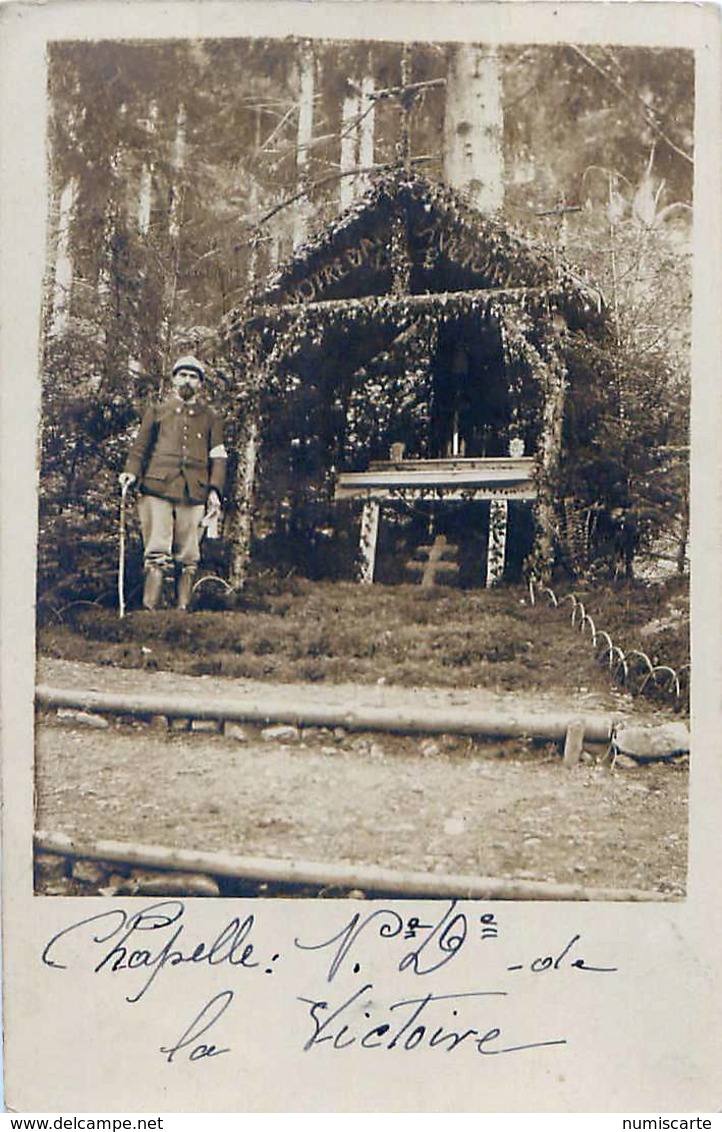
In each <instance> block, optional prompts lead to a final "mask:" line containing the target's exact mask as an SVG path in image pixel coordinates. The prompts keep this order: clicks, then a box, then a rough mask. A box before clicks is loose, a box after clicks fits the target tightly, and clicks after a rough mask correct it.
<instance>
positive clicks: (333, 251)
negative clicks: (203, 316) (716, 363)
mask: <svg viewBox="0 0 722 1132" xmlns="http://www.w3.org/2000/svg"><path fill="white" fill-rule="evenodd" d="M404 256H405V258H406V263H407V272H408V274H407V280H406V283H407V287H406V288H405V289H406V290H408V292H409V293H411V294H430V293H435V292H439V293H440V292H449V291H465V290H479V289H487V288H488V289H502V288H505V289H513V288H548V289H550V290H554V291H555V293H557V294H559V293H567V294H568V295H569V297H570V298H572V297H573V299H574V300H575V305H577V303H578V302H579V300H580V299H581V298H582V297H583V296H584V295H585V294H586V295H587V297H590V298H591V303H592V304H593V305H594V306H595V307H598V305H599V293H598V292H597V291H595V290H594V289H593V288H591V287H589V285H588V284H586V283H585V281H584V280H583V279H582V278H581V276H580V275H578V274H576V273H575V272H574V271H573V269H572V268H571V267H570V266H569V265H568V264H566V263H564V262H563V261H562V260H561V258H560V257H559V256H558V254H556V253H555V252H554V251H553V250H552V249H550V248H548V247H545V246H542V245H539V244H536V243H534V242H532V241H531V240H529V239H528V238H526V237H525V236H523V235H522V234H520V233H517V232H515V231H513V230H512V229H511V228H509V227H508V226H507V225H505V224H502V223H500V222H499V221H497V220H494V219H492V218H490V217H487V216H484V215H483V214H482V213H480V212H479V211H478V210H477V209H476V208H474V207H473V206H472V205H471V204H470V203H469V202H468V201H467V200H465V198H464V197H463V195H462V194H461V193H459V192H457V191H455V190H454V189H452V188H450V187H449V186H448V185H445V184H443V183H442V182H435V181H431V180H428V179H426V178H424V177H421V176H418V175H415V174H408V173H399V172H396V171H394V172H391V173H386V174H383V175H381V176H379V177H378V178H376V180H375V181H374V183H373V185H372V187H371V188H370V189H369V191H368V192H367V193H366V195H365V196H363V197H361V198H360V199H359V200H358V201H357V202H355V203H354V204H353V205H352V206H351V207H350V208H348V209H347V210H346V211H345V212H343V213H341V214H340V215H339V216H338V217H337V218H336V220H334V221H333V222H332V223H331V224H329V225H328V226H327V227H326V228H325V229H324V230H323V231H322V232H321V233H319V234H318V235H317V236H315V237H314V238H312V239H310V240H309V241H308V242H306V243H304V244H302V245H300V246H299V247H298V248H297V249H296V251H295V253H294V255H293V256H292V257H291V258H290V259H289V260H287V261H286V262H285V263H284V264H282V265H281V266H279V267H278V268H277V270H276V271H275V272H274V273H273V275H272V276H271V277H270V279H269V280H268V283H267V286H266V288H265V289H264V291H263V293H262V294H261V295H260V296H258V297H257V299H256V302H257V303H258V304H259V305H262V306H267V305H287V304H294V303H308V302H323V301H326V300H333V299H344V298H352V297H355V298H358V297H364V296H369V295H383V294H389V293H391V292H392V291H393V290H394V283H395V280H394V272H395V271H398V265H399V263H400V262H401V263H403V259H404Z"/></svg>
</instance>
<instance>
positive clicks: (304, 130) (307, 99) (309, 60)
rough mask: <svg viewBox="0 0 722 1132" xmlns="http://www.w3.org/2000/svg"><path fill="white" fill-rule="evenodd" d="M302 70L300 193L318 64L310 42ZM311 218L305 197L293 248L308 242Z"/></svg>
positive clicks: (306, 164) (305, 179)
mask: <svg viewBox="0 0 722 1132" xmlns="http://www.w3.org/2000/svg"><path fill="white" fill-rule="evenodd" d="M300 69H301V74H300V92H299V98H298V134H297V146H298V148H297V150H296V169H297V174H298V191H299V192H303V191H304V190H305V188H306V186H307V183H308V167H309V160H310V150H309V146H310V144H311V140H312V138H313V98H314V93H315V77H316V75H315V72H316V61H315V58H314V55H313V47H312V45H311V44H310V43H306V44H304V45H303V47H302V49H301V61H300ZM310 218H311V202H310V201H309V199H308V197H307V196H302V197H301V198H300V200H299V201H298V202H297V204H296V207H295V209H294V216H293V246H294V248H296V247H298V245H299V244H302V243H303V242H304V240H305V239H306V237H307V235H308V227H309V222H310Z"/></svg>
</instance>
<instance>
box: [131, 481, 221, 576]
mask: <svg viewBox="0 0 722 1132" xmlns="http://www.w3.org/2000/svg"><path fill="white" fill-rule="evenodd" d="M204 511H205V507H204V506H203V504H202V503H200V504H196V503H174V502H173V501H172V500H170V499H160V498H159V497H158V496H155V495H141V496H139V497H138V515H139V518H140V529H141V532H142V535H143V550H144V553H143V563H144V565H145V566H159V567H161V569H166V570H167V569H170V567H171V566H172V565H173V561H174V560H175V561H176V562H178V563H180V565H181V566H195V565H196V564H197V563H198V560H199V559H200V556H201V550H200V544H199V540H198V527H199V524H200V521H201V519H202V518H203V513H204Z"/></svg>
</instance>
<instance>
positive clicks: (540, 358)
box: [222, 169, 619, 585]
mask: <svg viewBox="0 0 722 1132" xmlns="http://www.w3.org/2000/svg"><path fill="white" fill-rule="evenodd" d="M222 329H223V336H224V340H225V343H226V349H227V352H228V355H229V357H230V358H231V362H232V366H233V370H234V385H235V388H236V391H237V393H238V396H237V399H236V404H237V413H238V420H237V424H238V426H239V433H238V444H237V449H238V453H239V466H238V469H237V473H236V477H235V500H234V505H233V508H232V521H231V524H230V531H229V534H230V536H231V542H232V546H233V551H232V564H231V569H230V573H231V577H232V580H234V581H235V582H236V583H238V582H239V581H240V580H241V579H242V577H243V575H244V572H245V571H246V569H247V566H248V557H249V554H250V553H251V546H252V545H253V547H254V551H253V553H254V554H256V553H260V554H261V555H263V553H264V550H263V547H264V545H265V546H266V547H268V546H270V545H271V544H272V545H273V548H274V550H273V553H274V554H275V555H276V558H278V556H279V555H280V556H281V557H282V558H283V557H284V556H285V557H286V559H287V560H288V562H289V564H290V567H291V568H294V567H295V568H296V569H297V570H298V571H299V572H302V573H303V572H307V573H310V574H311V576H315V577H318V576H328V577H335V578H344V577H346V578H350V577H357V578H358V579H360V580H361V581H366V582H370V581H372V580H377V579H381V580H384V579H386V580H404V579H408V580H411V579H412V578H413V576H414V574H413V565H414V559H415V558H416V559H418V558H419V557H422V558H423V555H421V556H420V555H419V554H418V553H417V550H418V545H415V543H416V544H423V543H424V542H426V544H427V554H428V546H429V545H430V542H432V541H433V539H434V538H435V537H438V536H439V534H440V533H441V534H442V535H443V536H444V537H445V536H446V535H448V536H449V537H448V543H449V544H452V543H455V544H459V545H462V546H464V547H466V552H465V555H464V556H463V559H464V567H463V569H462V570H461V576H462V579H463V580H465V581H466V583H467V584H469V585H485V584H494V583H496V582H498V581H500V580H501V579H503V578H519V577H520V576H523V575H525V574H528V573H529V572H531V571H533V572H535V573H536V574H537V575H543V574H545V573H548V572H549V571H550V570H551V569H552V567H553V566H554V565H555V564H560V563H562V564H564V563H566V564H568V565H571V566H573V565H574V564H575V563H576V564H577V565H578V564H579V563H580V562H581V561H582V559H587V560H588V559H589V558H590V557H591V556H592V555H593V554H594V552H595V540H597V541H598V540H599V539H603V538H604V537H606V533H607V528H608V529H610V530H611V529H612V527H613V524H612V523H611V521H610V522H609V523H607V526H605V520H606V519H609V516H610V515H611V514H612V512H613V511H614V509H615V506H616V504H617V503H618V502H619V500H618V499H616V498H615V492H616V491H617V485H616V481H615V473H614V469H611V468H609V467H606V465H605V454H604V452H603V451H601V450H600V447H599V438H598V424H599V421H600V419H601V418H603V416H604V414H605V413H608V412H613V411H614V398H615V380H614V373H615V361H614V350H613V342H612V336H611V335H610V333H609V330H608V326H607V316H606V312H605V306H604V301H603V297H602V295H601V293H600V292H599V290H598V289H597V288H595V287H594V285H593V284H592V283H591V282H590V281H589V280H588V279H585V278H584V277H582V275H580V274H579V273H576V272H575V271H574V270H573V269H572V267H570V266H569V264H567V263H566V262H564V260H563V258H562V257H561V256H560V254H559V253H558V252H557V251H556V250H555V249H552V248H549V247H544V246H541V245H539V244H537V243H534V242H532V241H530V240H528V239H527V238H525V237H523V236H522V235H520V234H517V233H515V232H514V231H513V230H511V229H510V228H509V227H508V226H506V225H504V224H502V223H501V222H499V221H497V220H495V219H493V218H490V217H489V216H486V215H482V213H480V212H479V211H477V210H476V209H475V208H474V207H472V206H471V204H470V203H468V201H467V200H466V199H465V198H464V196H463V195H462V194H461V193H459V192H457V191H455V190H453V189H451V188H450V187H448V186H447V185H445V184H444V183H441V182H434V181H431V180H428V179H425V178H423V177H421V176H419V175H417V174H415V173H413V172H410V171H409V170H408V169H396V170H392V171H390V172H385V173H384V174H382V175H379V176H378V177H377V178H376V179H375V181H374V183H373V185H372V187H371V189H370V191H369V192H368V193H366V195H365V196H364V197H363V198H361V199H359V200H358V201H357V202H356V203H354V205H353V206H352V207H351V208H349V209H348V210H346V211H345V212H344V213H342V214H341V215H340V216H339V217H338V218H337V219H336V220H335V221H334V222H333V223H331V224H329V225H328V226H327V227H326V228H325V229H324V230H323V231H322V232H321V233H320V235H318V236H317V237H316V238H315V239H313V240H310V241H308V242H306V243H304V244H302V245H301V246H299V247H298V248H297V249H296V250H295V252H294V254H293V256H292V258H291V259H290V260H288V261H287V262H285V263H284V264H282V265H281V266H279V267H278V268H277V269H276V270H275V271H274V273H273V275H272V276H271V277H270V278H268V279H267V280H265V281H264V282H262V283H261V284H259V285H258V286H257V287H256V289H255V293H253V294H252V295H251V296H250V298H249V299H248V300H247V301H246V302H245V303H244V304H243V306H242V307H240V308H238V309H235V310H234V311H232V312H231V313H230V315H229V316H228V317H227V318H226V319H225V320H224V324H223V328H222ZM252 536H253V538H252ZM429 536H431V539H430V538H429ZM379 548H380V549H381V551H382V553H381V554H379ZM442 557H443V555H442ZM394 562H395V566H394ZM439 577H441V574H440V575H439Z"/></svg>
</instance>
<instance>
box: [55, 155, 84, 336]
mask: <svg viewBox="0 0 722 1132" xmlns="http://www.w3.org/2000/svg"><path fill="white" fill-rule="evenodd" d="M77 195H78V182H77V179H76V178H75V177H71V179H70V180H69V181H68V182H67V183H66V185H65V187H64V189H63V191H62V193H61V194H60V205H59V215H58V228H57V234H56V239H55V264H54V270H53V288H52V296H51V305H50V310H51V317H50V336H51V337H52V338H58V337H60V336H61V335H62V334H64V333H65V331H66V330H67V329H68V322H69V319H70V298H71V292H72V285H73V257H72V253H71V250H70V229H71V225H72V222H73V215H74V212H75V200H76V197H77Z"/></svg>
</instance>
